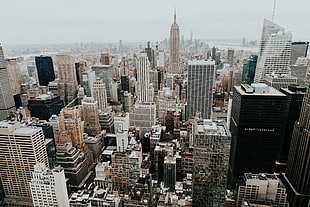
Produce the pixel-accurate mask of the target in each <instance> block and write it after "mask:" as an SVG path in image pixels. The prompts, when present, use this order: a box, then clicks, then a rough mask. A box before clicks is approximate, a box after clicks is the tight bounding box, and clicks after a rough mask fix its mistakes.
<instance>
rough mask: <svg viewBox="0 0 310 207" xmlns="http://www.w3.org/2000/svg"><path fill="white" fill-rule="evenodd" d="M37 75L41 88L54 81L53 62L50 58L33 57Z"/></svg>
mask: <svg viewBox="0 0 310 207" xmlns="http://www.w3.org/2000/svg"><path fill="white" fill-rule="evenodd" d="M35 62H36V67H37V74H38V78H39V83H40V85H41V86H47V85H48V83H49V82H51V81H53V80H55V73H54V66H53V60H52V57H50V56H42V55H41V56H36V57H35Z"/></svg>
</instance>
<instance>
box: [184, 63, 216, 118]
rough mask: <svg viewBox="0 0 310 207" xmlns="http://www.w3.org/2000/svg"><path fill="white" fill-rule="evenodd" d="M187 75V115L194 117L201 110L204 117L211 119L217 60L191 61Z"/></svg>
mask: <svg viewBox="0 0 310 207" xmlns="http://www.w3.org/2000/svg"><path fill="white" fill-rule="evenodd" d="M187 77H188V85H187V105H188V108H187V114H188V116H187V117H188V118H190V117H193V116H195V114H196V112H200V113H201V117H202V118H204V119H210V118H211V112H212V102H213V98H212V97H213V93H212V90H213V84H214V78H215V62H214V61H213V60H207V61H205V60H196V61H189V62H188V69H187Z"/></svg>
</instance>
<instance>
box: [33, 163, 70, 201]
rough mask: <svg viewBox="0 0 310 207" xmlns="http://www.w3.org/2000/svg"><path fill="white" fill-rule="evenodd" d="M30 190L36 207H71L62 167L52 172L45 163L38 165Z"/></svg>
mask: <svg viewBox="0 0 310 207" xmlns="http://www.w3.org/2000/svg"><path fill="white" fill-rule="evenodd" d="M30 189H31V196H32V201H33V205H34V207H49V206H50V207H53V206H58V207H69V199H68V193H67V186H66V178H65V174H64V170H63V168H61V167H56V168H54V169H53V170H50V169H49V168H48V167H46V166H45V164H44V163H37V164H36V165H35V166H34V172H33V173H32V179H31V182H30Z"/></svg>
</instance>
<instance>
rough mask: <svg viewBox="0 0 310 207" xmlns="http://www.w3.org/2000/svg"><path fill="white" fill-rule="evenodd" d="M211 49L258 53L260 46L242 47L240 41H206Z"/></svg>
mask: <svg viewBox="0 0 310 207" xmlns="http://www.w3.org/2000/svg"><path fill="white" fill-rule="evenodd" d="M205 41H206V43H207V44H208V45H209V47H211V48H212V47H217V48H218V49H220V50H227V49H228V48H233V49H235V51H236V50H243V51H251V52H258V46H248V47H247V46H246V47H242V46H241V41H238V40H205Z"/></svg>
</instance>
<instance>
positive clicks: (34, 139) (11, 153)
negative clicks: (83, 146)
mask: <svg viewBox="0 0 310 207" xmlns="http://www.w3.org/2000/svg"><path fill="white" fill-rule="evenodd" d="M37 162H42V163H44V164H45V166H49V165H48V158H47V153H46V148H45V142H44V135H43V132H42V129H41V128H32V127H21V124H20V123H19V122H9V121H2V122H0V177H1V180H2V183H3V187H4V191H5V195H6V202H7V203H9V204H11V202H12V203H17V204H20V205H25V206H32V199H31V192H30V186H29V182H30V181H31V178H32V176H31V174H32V172H33V170H34V165H35V164H36V163H37ZM9 206H11V205H9Z"/></svg>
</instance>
